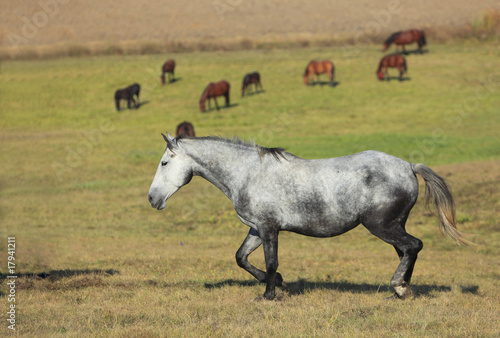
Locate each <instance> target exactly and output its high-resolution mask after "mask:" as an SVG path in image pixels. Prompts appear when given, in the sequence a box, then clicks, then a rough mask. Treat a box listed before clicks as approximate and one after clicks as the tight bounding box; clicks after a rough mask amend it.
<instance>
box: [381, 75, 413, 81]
mask: <svg viewBox="0 0 500 338" xmlns="http://www.w3.org/2000/svg"><path fill="white" fill-rule="evenodd" d="M391 80H398V81H399V82H404V81H411V78H410V77H404V78H402V79H401V80H400V79H399V76H388V77H384V79H383V80H382V81H380V82H391Z"/></svg>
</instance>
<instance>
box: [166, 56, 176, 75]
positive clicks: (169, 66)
mask: <svg viewBox="0 0 500 338" xmlns="http://www.w3.org/2000/svg"><path fill="white" fill-rule="evenodd" d="M174 68H175V61H174V60H172V59H170V60H167V61H166V62H165V63H164V64H163V72H164V73H171V72H172V71H173V70H174Z"/></svg>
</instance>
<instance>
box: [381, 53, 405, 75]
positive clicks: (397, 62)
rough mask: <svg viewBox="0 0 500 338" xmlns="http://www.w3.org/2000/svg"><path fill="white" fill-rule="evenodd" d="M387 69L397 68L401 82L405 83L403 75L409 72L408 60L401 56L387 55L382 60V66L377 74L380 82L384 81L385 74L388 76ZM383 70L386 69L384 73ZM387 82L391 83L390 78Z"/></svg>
mask: <svg viewBox="0 0 500 338" xmlns="http://www.w3.org/2000/svg"><path fill="white" fill-rule="evenodd" d="M387 68H397V69H398V70H399V81H403V73H405V72H406V71H408V67H407V66H406V59H405V58H404V56H403V55H401V54H391V55H386V56H384V57H383V58H382V59H381V60H380V64H379V66H378V69H377V72H376V73H377V75H378V79H379V80H383V79H384V73H385V75H386V76H387V74H388V71H387ZM382 69H384V71H382ZM387 81H389V77H387Z"/></svg>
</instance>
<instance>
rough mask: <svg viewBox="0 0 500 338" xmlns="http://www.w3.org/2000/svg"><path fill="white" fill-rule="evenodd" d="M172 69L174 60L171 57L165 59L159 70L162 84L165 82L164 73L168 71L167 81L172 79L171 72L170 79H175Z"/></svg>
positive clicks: (173, 68)
mask: <svg viewBox="0 0 500 338" xmlns="http://www.w3.org/2000/svg"><path fill="white" fill-rule="evenodd" d="M174 70H175V61H174V60H172V59H170V60H167V62H165V63H164V64H163V66H162V67H161V71H162V74H161V84H162V85H164V84H165V73H168V82H170V81H172V80H171V79H170V74H172V79H175V76H174Z"/></svg>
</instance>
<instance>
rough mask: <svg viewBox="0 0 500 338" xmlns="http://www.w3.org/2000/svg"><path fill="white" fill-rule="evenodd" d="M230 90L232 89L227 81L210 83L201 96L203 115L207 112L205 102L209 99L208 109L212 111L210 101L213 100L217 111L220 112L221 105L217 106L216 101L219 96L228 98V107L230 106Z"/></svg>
mask: <svg viewBox="0 0 500 338" xmlns="http://www.w3.org/2000/svg"><path fill="white" fill-rule="evenodd" d="M229 88H230V85H229V82H227V81H226V80H222V81H220V82H217V83H213V82H210V83H209V84H208V86H207V87H206V88H205V90H204V91H203V94H201V98H200V111H201V112H202V113H203V112H205V101H206V100H207V99H208V109H211V108H210V99H213V100H214V102H215V106H216V107H217V110H219V105H218V104H217V100H216V97H217V96H224V97H225V98H226V107H227V106H229Z"/></svg>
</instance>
